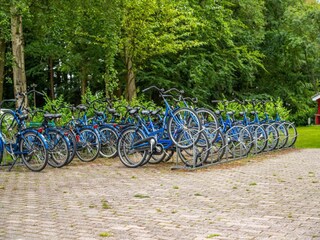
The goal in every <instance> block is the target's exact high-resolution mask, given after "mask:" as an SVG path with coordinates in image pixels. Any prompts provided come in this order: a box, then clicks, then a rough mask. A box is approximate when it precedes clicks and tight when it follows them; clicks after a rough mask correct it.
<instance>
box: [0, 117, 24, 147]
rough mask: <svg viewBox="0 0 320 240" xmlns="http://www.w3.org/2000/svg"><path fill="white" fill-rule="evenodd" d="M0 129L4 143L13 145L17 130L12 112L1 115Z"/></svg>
mask: <svg viewBox="0 0 320 240" xmlns="http://www.w3.org/2000/svg"><path fill="white" fill-rule="evenodd" d="M0 128H1V132H2V136H3V138H4V139H5V141H6V143H14V142H15V141H16V134H17V133H18V132H19V129H18V123H17V121H16V120H15V118H14V114H13V113H12V112H10V111H8V112H4V113H3V114H2V115H1V117H0Z"/></svg>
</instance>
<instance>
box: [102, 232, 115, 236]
mask: <svg viewBox="0 0 320 240" xmlns="http://www.w3.org/2000/svg"><path fill="white" fill-rule="evenodd" d="M99 236H100V237H112V236H113V234H112V233H110V232H102V233H100V234H99Z"/></svg>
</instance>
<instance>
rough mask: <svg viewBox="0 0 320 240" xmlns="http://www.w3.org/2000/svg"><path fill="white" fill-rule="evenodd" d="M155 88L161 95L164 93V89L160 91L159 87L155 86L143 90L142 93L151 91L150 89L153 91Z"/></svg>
mask: <svg viewBox="0 0 320 240" xmlns="http://www.w3.org/2000/svg"><path fill="white" fill-rule="evenodd" d="M153 88H154V89H156V90H158V91H159V92H161V93H163V92H164V89H163V88H161V89H160V88H158V87H157V86H154V85H153V86H151V87H148V88H145V89H143V90H142V92H146V91H149V90H150V89H153Z"/></svg>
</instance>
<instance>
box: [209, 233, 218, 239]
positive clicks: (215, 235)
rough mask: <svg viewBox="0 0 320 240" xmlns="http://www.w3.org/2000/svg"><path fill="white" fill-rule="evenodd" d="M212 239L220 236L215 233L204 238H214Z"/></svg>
mask: <svg viewBox="0 0 320 240" xmlns="http://www.w3.org/2000/svg"><path fill="white" fill-rule="evenodd" d="M214 237H220V234H217V233H214V234H209V235H208V236H207V237H206V238H214Z"/></svg>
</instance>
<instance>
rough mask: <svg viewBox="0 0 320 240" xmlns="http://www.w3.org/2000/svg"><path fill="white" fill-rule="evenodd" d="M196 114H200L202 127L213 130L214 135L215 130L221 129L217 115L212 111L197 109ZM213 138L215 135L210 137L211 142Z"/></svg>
mask: <svg viewBox="0 0 320 240" xmlns="http://www.w3.org/2000/svg"><path fill="white" fill-rule="evenodd" d="M196 113H197V114H198V117H199V120H200V122H201V125H202V127H206V128H210V129H212V130H213V132H212V134H214V133H215V130H216V129H218V128H219V120H218V117H217V116H216V114H215V113H214V112H213V111H211V110H210V109H206V108H198V109H196ZM208 137H209V136H208ZM213 137H214V135H212V136H211V137H209V138H210V140H211V139H212V138H213Z"/></svg>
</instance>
